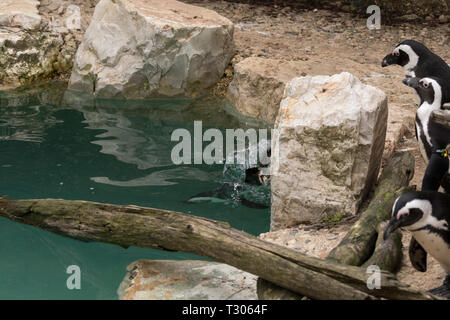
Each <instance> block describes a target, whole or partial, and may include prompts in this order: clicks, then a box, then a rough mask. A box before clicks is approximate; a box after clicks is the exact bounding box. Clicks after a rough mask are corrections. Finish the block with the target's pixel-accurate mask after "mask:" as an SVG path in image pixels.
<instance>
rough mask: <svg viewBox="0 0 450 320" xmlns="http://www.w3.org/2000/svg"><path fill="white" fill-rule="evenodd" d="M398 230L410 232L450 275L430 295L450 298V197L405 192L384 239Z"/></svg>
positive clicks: (396, 203) (432, 192)
mask: <svg viewBox="0 0 450 320" xmlns="http://www.w3.org/2000/svg"><path fill="white" fill-rule="evenodd" d="M398 228H404V229H406V230H408V231H410V232H411V233H412V235H413V237H414V238H415V239H416V241H417V242H418V243H419V244H420V245H421V246H422V247H423V248H424V249H425V251H426V252H427V253H429V254H430V255H432V256H433V257H434V258H435V259H436V260H437V261H438V262H439V264H440V265H441V266H442V268H443V269H444V270H445V272H446V273H447V277H446V278H445V281H444V284H443V285H442V286H441V287H438V288H435V289H433V290H431V291H430V293H433V294H436V295H440V296H443V297H446V298H450V195H447V194H443V193H439V192H434V191H420V192H419V191H417V192H407V193H404V194H403V195H401V196H400V197H399V198H397V200H396V201H395V203H394V206H393V208H392V218H391V220H390V221H389V224H388V226H387V227H386V230H385V232H384V239H387V237H388V236H389V234H391V233H392V232H394V231H395V230H397V229H398Z"/></svg>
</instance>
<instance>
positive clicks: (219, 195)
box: [185, 166, 270, 209]
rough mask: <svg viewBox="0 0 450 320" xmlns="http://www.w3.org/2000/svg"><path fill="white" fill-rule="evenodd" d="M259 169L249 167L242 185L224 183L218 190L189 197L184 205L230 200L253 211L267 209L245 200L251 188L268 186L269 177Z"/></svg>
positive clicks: (262, 205) (259, 204) (266, 206)
mask: <svg viewBox="0 0 450 320" xmlns="http://www.w3.org/2000/svg"><path fill="white" fill-rule="evenodd" d="M262 168H265V167H264V166H260V167H251V168H248V169H246V170H245V181H244V183H243V184H242V183H230V182H226V183H224V184H223V185H222V186H221V187H220V188H218V189H215V190H212V191H207V192H201V193H199V194H196V195H194V196H192V197H190V198H189V199H188V200H186V201H185V202H186V203H206V202H211V203H219V202H228V201H230V200H232V199H234V200H237V201H238V202H240V203H241V204H242V205H244V206H246V207H249V208H253V209H267V208H268V207H269V206H268V205H266V204H264V203H258V202H256V201H251V200H248V199H246V198H245V193H246V191H251V187H252V186H253V187H258V186H268V185H270V177H269V176H267V175H264V174H263V172H262Z"/></svg>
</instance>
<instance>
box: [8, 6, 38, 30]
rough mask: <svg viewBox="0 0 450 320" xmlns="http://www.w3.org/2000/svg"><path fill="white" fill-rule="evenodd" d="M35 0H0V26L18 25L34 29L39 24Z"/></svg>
mask: <svg viewBox="0 0 450 320" xmlns="http://www.w3.org/2000/svg"><path fill="white" fill-rule="evenodd" d="M38 5H39V1H36V0H1V1H0V27H19V28H22V29H29V30H34V29H38V28H39V26H40V25H41V20H42V19H41V16H40V15H39V11H38V8H37V7H38Z"/></svg>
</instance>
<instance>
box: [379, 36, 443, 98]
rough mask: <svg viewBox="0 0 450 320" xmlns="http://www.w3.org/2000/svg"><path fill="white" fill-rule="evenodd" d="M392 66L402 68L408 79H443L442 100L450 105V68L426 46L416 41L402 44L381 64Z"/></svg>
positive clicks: (406, 41) (407, 41)
mask: <svg viewBox="0 0 450 320" xmlns="http://www.w3.org/2000/svg"><path fill="white" fill-rule="evenodd" d="M392 64H397V65H400V66H402V67H403V69H404V72H405V75H406V77H416V78H419V79H421V78H425V77H437V78H440V79H442V81H443V90H442V99H443V101H444V103H450V66H449V65H448V64H447V63H446V62H445V61H444V60H443V59H442V58H441V57H439V56H438V55H437V54H435V53H433V52H432V51H431V50H430V49H428V48H427V47H426V46H425V45H423V44H422V43H420V42H417V41H414V40H405V41H403V42H401V43H400V44H399V45H397V46H396V47H395V49H394V50H393V52H392V53H390V54H388V55H387V56H385V57H384V58H383V61H382V62H381V66H382V67H387V66H389V65H392ZM420 103H421V104H422V101H421V102H420Z"/></svg>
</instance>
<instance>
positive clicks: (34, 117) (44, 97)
mask: <svg viewBox="0 0 450 320" xmlns="http://www.w3.org/2000/svg"><path fill="white" fill-rule="evenodd" d="M65 86H66V84H64V83H61V82H55V83H52V84H48V85H41V86H38V87H33V88H25V90H24V89H16V90H12V91H0V140H14V141H24V142H42V141H43V139H44V135H45V130H46V129H47V128H49V127H51V126H53V125H54V124H55V123H58V122H59V121H58V120H56V119H55V117H54V116H53V115H52V114H53V112H54V111H55V106H58V105H59V104H60V102H61V101H62V93H63V92H64V90H65ZM56 108H58V107H56Z"/></svg>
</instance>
